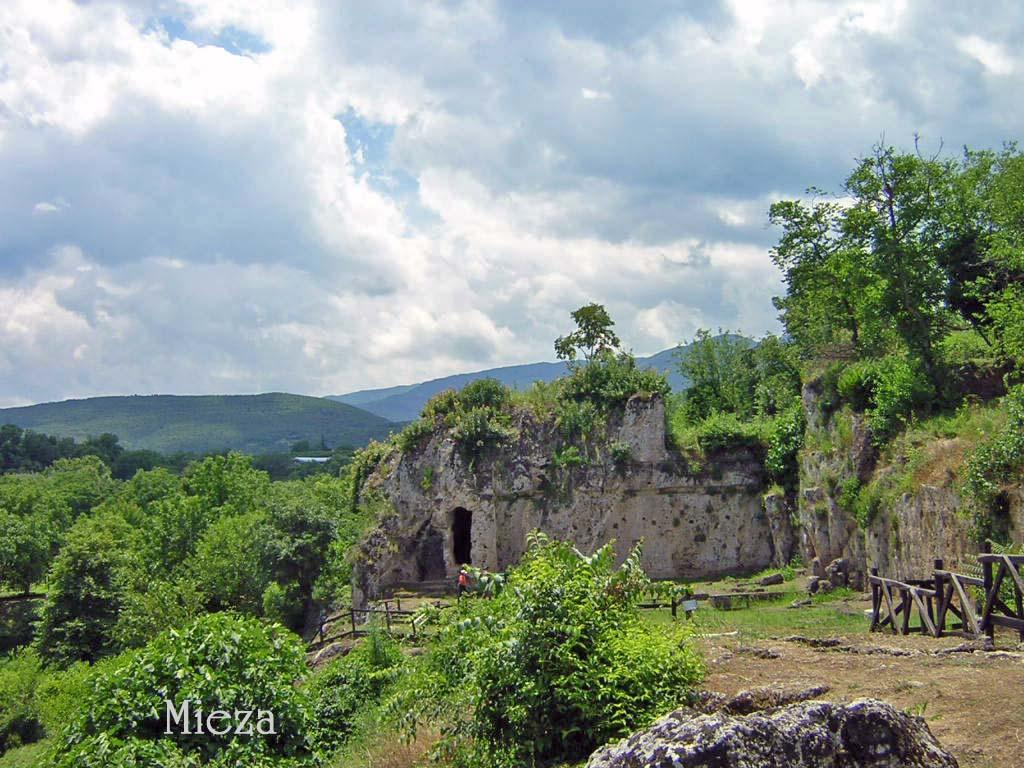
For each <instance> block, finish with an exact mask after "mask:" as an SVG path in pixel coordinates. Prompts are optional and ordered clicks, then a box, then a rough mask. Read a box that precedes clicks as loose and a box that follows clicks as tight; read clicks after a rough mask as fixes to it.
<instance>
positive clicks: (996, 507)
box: [990, 492, 1013, 544]
mask: <svg viewBox="0 0 1024 768" xmlns="http://www.w3.org/2000/svg"><path fill="white" fill-rule="evenodd" d="M990 517H991V520H992V529H991V532H990V535H991V538H992V539H993V540H994V541H997V542H999V543H1000V544H1007V543H1009V542H1010V540H1011V536H1010V529H1011V528H1012V526H1013V521H1012V520H1011V518H1010V496H1009V494H1007V493H1005V492H1004V493H1000V494H999V495H998V496H996V498H995V500H994V501H993V502H992V514H991V516H990Z"/></svg>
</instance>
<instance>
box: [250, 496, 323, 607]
mask: <svg viewBox="0 0 1024 768" xmlns="http://www.w3.org/2000/svg"><path fill="white" fill-rule="evenodd" d="M315 489H316V486H315V485H314V484H311V483H309V482H290V483H281V484H279V487H278V488H276V489H275V493H274V494H273V496H272V499H271V502H270V508H269V512H268V516H267V517H268V525H267V526H266V528H265V529H264V530H265V531H266V542H265V543H266V552H267V556H268V559H269V563H270V565H271V567H272V568H273V570H274V573H275V575H276V577H277V580H278V581H279V582H280V583H281V584H282V585H288V584H294V585H295V586H296V587H297V589H298V593H299V596H300V599H301V601H302V610H303V615H304V616H305V618H306V620H307V621H310V620H311V618H312V616H313V614H314V613H315V609H314V599H313V590H314V587H315V585H316V583H317V579H318V578H319V577H320V573H321V570H322V569H323V567H324V565H325V563H326V562H327V557H328V553H329V552H330V548H331V543H332V542H333V541H334V538H335V536H336V535H337V531H338V515H339V513H340V511H341V510H340V509H339V508H337V507H334V506H333V505H332V504H330V502H329V499H326V498H325V497H324V496H322V495H318V494H317V493H316V490H315Z"/></svg>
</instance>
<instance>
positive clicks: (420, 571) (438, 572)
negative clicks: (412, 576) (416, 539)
mask: <svg viewBox="0 0 1024 768" xmlns="http://www.w3.org/2000/svg"><path fill="white" fill-rule="evenodd" d="M416 572H417V576H418V577H419V580H420V581H434V580H436V579H443V578H445V575H446V574H445V568H444V536H443V535H442V534H441V532H440V531H438V530H437V529H436V528H434V526H432V525H431V526H428V527H427V529H426V531H425V532H424V535H423V538H422V541H421V543H420V547H419V550H418V551H417V553H416Z"/></svg>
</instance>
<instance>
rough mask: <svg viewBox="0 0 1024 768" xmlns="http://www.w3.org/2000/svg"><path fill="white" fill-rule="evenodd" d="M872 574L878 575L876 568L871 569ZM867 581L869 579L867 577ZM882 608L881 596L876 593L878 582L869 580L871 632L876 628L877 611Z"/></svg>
mask: <svg viewBox="0 0 1024 768" xmlns="http://www.w3.org/2000/svg"><path fill="white" fill-rule="evenodd" d="M871 575H872V576H878V569H877V568H872V569H871ZM869 581H871V580H870V579H869ZM881 608H882V596H881V595H880V594H879V593H878V584H876V583H875V582H874V581H871V630H870V631H871V632H874V631H875V629H877V628H878V613H879V611H880V610H881Z"/></svg>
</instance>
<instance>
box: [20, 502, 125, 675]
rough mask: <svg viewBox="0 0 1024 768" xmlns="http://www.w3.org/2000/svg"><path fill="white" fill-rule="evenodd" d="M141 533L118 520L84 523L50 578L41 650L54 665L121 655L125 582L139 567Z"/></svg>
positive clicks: (90, 519)
mask: <svg viewBox="0 0 1024 768" xmlns="http://www.w3.org/2000/svg"><path fill="white" fill-rule="evenodd" d="M136 536H137V533H136V531H135V530H134V529H133V528H132V527H131V526H130V525H129V524H128V523H127V522H126V521H125V520H124V519H123V518H121V517H119V516H117V515H101V516H89V517H83V518H80V519H79V520H78V521H77V522H76V523H75V525H74V526H73V527H72V528H71V530H70V531H69V532H68V535H67V539H66V541H65V542H64V546H63V547H62V548H61V550H60V553H59V554H58V555H57V557H56V558H55V559H54V561H53V564H52V566H51V567H50V572H49V574H48V577H47V581H48V589H47V594H46V600H45V601H44V603H43V608H42V613H41V616H40V621H39V628H38V634H37V636H36V643H35V645H36V648H37V650H38V651H39V654H40V655H41V656H42V657H44V658H45V659H47V660H48V661H51V662H54V663H57V664H60V665H67V664H70V663H72V662H74V661H79V660H83V661H95V660H97V659H99V658H102V657H103V656H108V655H110V654H112V653H114V652H115V651H116V650H117V644H116V641H115V638H114V626H115V624H116V622H117V617H118V614H119V613H120V611H121V607H122V605H123V604H124V597H125V596H124V588H123V583H122V580H123V579H124V577H125V575H126V573H127V572H128V571H129V570H130V569H132V568H133V567H137V563H136V561H135V554H134V553H135V550H136V549H137V544H136Z"/></svg>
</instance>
